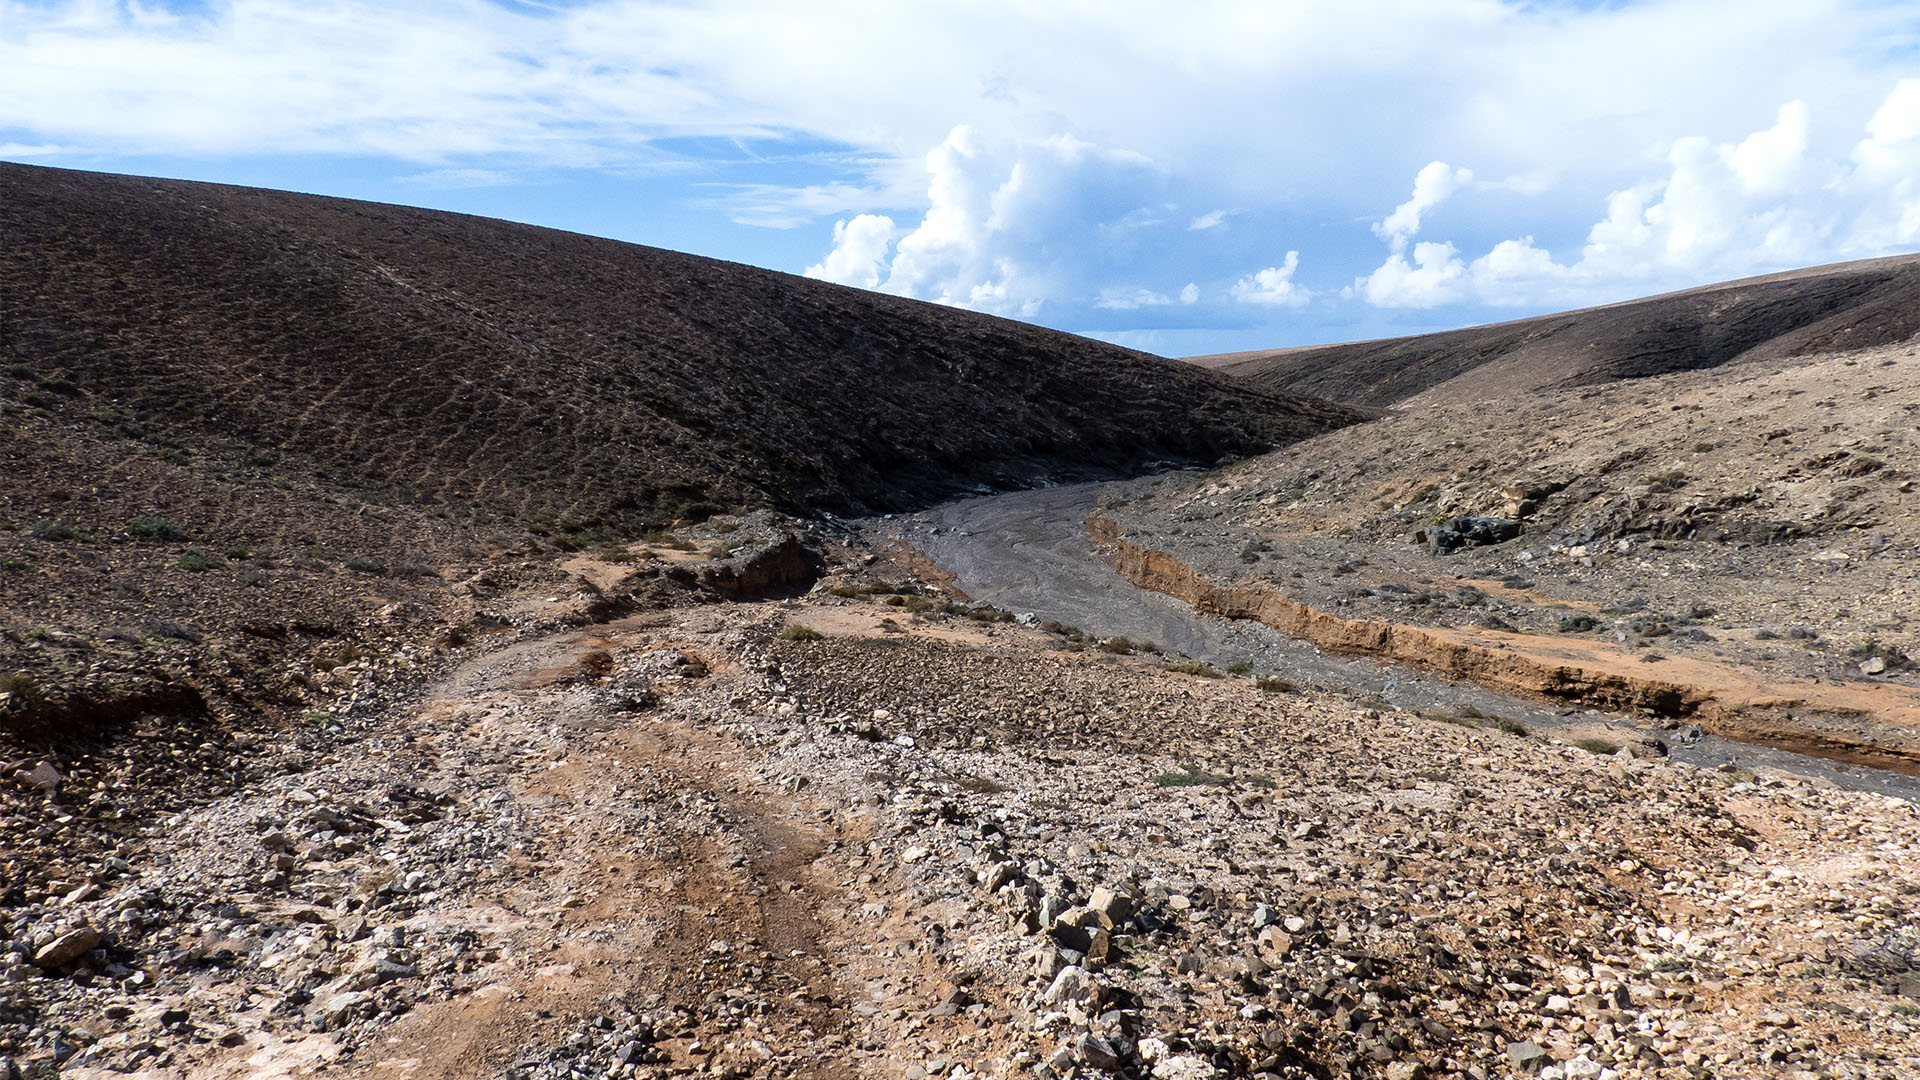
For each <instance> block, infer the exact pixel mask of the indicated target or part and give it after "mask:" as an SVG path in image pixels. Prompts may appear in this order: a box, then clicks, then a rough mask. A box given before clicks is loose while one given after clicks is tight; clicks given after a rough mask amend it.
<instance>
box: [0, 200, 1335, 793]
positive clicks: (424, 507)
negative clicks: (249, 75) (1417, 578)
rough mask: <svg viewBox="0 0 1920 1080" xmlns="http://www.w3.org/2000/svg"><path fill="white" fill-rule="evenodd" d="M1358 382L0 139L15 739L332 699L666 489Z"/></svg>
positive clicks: (1116, 427) (1101, 466) (6, 550)
mask: <svg viewBox="0 0 1920 1080" xmlns="http://www.w3.org/2000/svg"><path fill="white" fill-rule="evenodd" d="M1356 415H1357V414H1356V413H1355V412H1354V411H1353V410H1351V409H1348V408H1346V407H1343V406H1335V405H1331V404H1328V403H1325V402H1315V401H1309V400H1306V399H1303V398H1299V397H1296V396H1293V395H1289V394H1284V393H1275V392H1270V391H1265V390H1261V389H1258V388H1254V387H1248V386H1246V385H1244V384H1242V383H1239V382H1238V381H1237V380H1232V379H1229V378H1226V377H1223V376H1219V375H1215V374H1213V373H1210V372H1203V371H1200V370H1198V369H1195V368H1193V367H1191V366H1190V365H1185V364H1180V363H1177V362H1174V361H1169V360H1164V359H1161V358H1158V357H1153V356H1148V355H1145V354H1141V353H1136V352H1130V351H1128V350H1124V349H1119V348H1115V347H1112V346H1108V345H1104V344H1101V343H1098V342H1094V341H1089V340H1086V339H1083V338H1077V337H1073V336H1071V335H1067V334H1061V333H1055V332H1052V331H1048V330H1042V329H1039V328H1036V327H1032V326H1027V325H1023V324H1019V323H1014V322H1009V321H1006V320H1002V319H996V318H992V317H988V316H984V315H978V314H974V313H971V312H965V311H958V310H954V309H950V308H943V307H939V306H935V305H931V304H923V303H917V302H914V301H909V300H903V299H899V298H895V297H889V296H882V295H877V294H873V293H867V292H861V291H857V290H853V289H847V288H842V287H839V286H834V285H827V284H823V283H820V282H815V281H808V280H804V279H801V278H796V277H792V276H789V275H784V274H776V273H771V272H768V271H764V270H757V269H753V268H750V267H745V266H739V265H734V264H729V263H722V262H716V261H714V260H711V259H702V258H698V257H695V256H692V255H683V254H677V253H674V252H669V251H660V250H655V249H650V248H644V247H637V246H634V245H631V244H622V243H616V242H614V241H610V240H601V239H595V238H592V237H587V236H579V235H574V234H569V233H562V232H555V231H553V230H548V229H539V228H532V227H529V226H524V225H514V224H509V223H506V222H501V221H492V220H486V219H481V218H474V217H465V216H460V215H454V214H446V213H436V212H431V211H425V210H414V209H406V208H402V207H395V206H381V205H373V204H367V203H355V202H348V201H343V200H338V199H325V198H318V197H312V196H304V195H295V194H288V193H284V192H273V191H260V190H251V189H244V188H234V187H222V186H216V185H207V184H194V183H183V182H175V181H165V180H151V179H141V178H136V177H125V176H110V175H102V174H93V173H81V172H69V171H64V170H54V169H44V168H34V167H28V166H21V165H6V164H0V736H4V734H5V729H6V728H7V727H8V726H9V725H10V724H11V725H13V726H14V727H15V728H16V729H18V728H19V726H20V725H21V724H22V723H24V722H25V721H24V719H23V717H25V716H26V715H27V714H32V715H34V716H38V717H40V718H41V720H47V719H49V718H53V719H58V720H62V721H80V720H87V721H99V720H102V719H115V718H120V719H124V718H126V717H130V716H132V715H133V714H135V713H138V712H140V711H142V710H143V709H147V708H151V707H162V706H164V707H165V708H167V709H170V710H172V711H179V710H180V709H181V708H186V709H188V710H189V711H191V710H193V709H198V708H201V707H202V705H203V704H204V705H205V706H206V707H210V708H211V707H217V705H218V703H219V702H220V701H223V700H224V701H233V700H245V701H248V702H251V703H253V704H256V705H259V704H266V705H277V706H283V707H293V708H299V707H311V706H313V705H315V704H320V703H325V702H332V701H337V700H341V699H342V698H343V695H346V694H347V693H349V692H350V688H351V687H353V686H354V685H356V681H359V682H365V681H368V680H365V679H360V680H356V678H355V672H356V670H359V673H360V674H361V675H362V676H364V675H366V674H368V672H367V671H365V670H364V669H365V668H366V666H367V665H368V664H372V663H374V662H375V660H376V659H377V658H378V657H381V656H387V655H391V654H392V652H393V650H396V649H399V648H400V647H401V646H403V645H409V644H411V645H421V646H424V645H429V644H432V643H435V642H444V641H449V640H462V639H472V638H474V637H476V636H478V635H480V634H482V633H487V632H491V631H492V630H494V629H497V628H498V627H499V626H500V625H502V624H503V622H504V621H509V617H511V619H519V620H524V619H536V620H537V619H538V618H540V617H542V612H543V611H548V610H558V609H557V608H551V609H549V608H542V607H540V605H541V604H546V603H548V602H549V601H548V600H547V599H546V597H547V595H548V594H549V593H551V594H553V595H554V596H559V597H568V596H572V595H574V594H575V593H576V592H577V591H578V590H580V589H581V588H582V587H583V586H582V585H581V582H580V580H579V579H578V578H577V577H576V576H575V575H574V572H573V571H568V570H563V569H562V568H561V566H560V563H561V561H562V560H563V559H564V558H566V557H567V556H568V555H569V554H571V553H573V552H576V551H579V550H580V549H582V548H593V549H594V550H595V551H596V552H598V553H600V554H601V555H604V556H605V557H606V558H607V559H609V560H612V561H614V562H615V563H616V564H618V565H625V564H629V563H634V562H638V563H640V564H643V565H647V566H652V567H654V570H653V572H655V573H663V572H664V570H663V569H662V568H663V567H664V565H665V563H664V562H663V561H662V560H667V559H679V558H681V557H682V554H684V553H682V552H680V551H679V550H678V549H671V548H664V547H662V548H661V549H660V550H658V551H655V552H653V553H652V555H649V554H648V553H647V551H646V550H645V549H644V547H643V546H641V545H635V544H630V543H629V542H630V541H634V540H636V539H637V538H638V537H640V536H641V535H643V534H644V533H646V532H647V531H648V530H651V529H654V528H658V527H660V526H663V525H668V524H671V523H672V522H673V521H674V520H676V519H700V518H703V517H705V516H706V515H708V514H712V513H715V512H719V511H723V510H734V509H741V508H753V507H772V508H775V509H778V510H784V511H787V512H790V513H794V514H798V515H802V516H805V515H810V514H812V513H815V512H821V511H832V512H853V511H861V510H874V509H890V508H895V507H906V506H912V505H915V504H924V503H926V502H929V501H932V500H936V499H939V498H942V497H944V496H948V495H951V494H954V493H957V492H962V491H967V490H973V489H979V488H985V487H996V486H1000V487H1004V486H1015V485H1022V484H1030V483H1036V482H1041V481H1044V480H1046V479H1050V478H1064V477H1071V476H1077V475H1092V474H1100V473H1109V472H1114V471H1119V470H1127V469H1134V468H1137V467H1140V466H1142V465H1144V464H1147V463H1150V462H1155V461H1168V460H1182V461H1198V462H1211V461H1213V460H1215V459H1217V458H1219V457H1220V456H1222V455H1231V454H1244V453H1249V452H1253V451H1257V450H1260V449H1262V448H1265V447H1269V446H1272V445H1275V444H1278V443H1283V442H1287V441H1290V440H1292V439H1295V438H1298V437H1301V436H1304V435H1308V434H1312V433H1316V432H1319V431H1323V430H1326V429H1327V428H1329V427H1332V426H1337V425H1339V424H1341V423H1345V422H1347V421H1349V420H1351V419H1353V418H1354V417H1355V416H1356ZM745 535H746V532H745V531H743V532H742V533H740V534H739V535H738V536H734V537H732V538H727V537H722V536H718V535H711V536H708V537H705V538H704V539H702V540H701V542H702V543H703V544H706V545H708V547H709V548H711V549H712V550H713V551H714V552H717V553H719V554H722V555H730V554H731V553H732V552H733V551H734V550H735V549H736V548H737V547H738V546H739V544H740V543H741V540H740V537H741V536H745ZM666 542H667V541H662V543H663V544H664V543H666ZM672 542H674V543H680V544H688V545H691V543H692V541H688V540H686V539H685V538H684V537H678V536H676V537H674V538H672ZM702 550H703V551H704V550H706V549H705V548H703V549H702ZM689 557H691V556H689ZM793 557H797V556H793ZM766 572H770V571H766ZM615 573H616V576H617V573H618V571H615ZM760 573H763V571H759V570H755V571H752V572H751V574H760ZM751 574H750V575H749V577H748V578H745V579H741V580H740V581H736V582H734V583H733V585H731V586H729V587H735V588H752V587H757V586H756V583H757V582H758V580H759V579H757V578H753V577H752V576H751ZM535 588H537V589H538V590H539V595H538V596H537V597H536V598H535V599H534V600H532V601H530V602H531V603H532V604H533V606H532V607H524V605H523V607H522V608H520V609H512V610H509V608H511V603H513V602H518V601H511V602H510V598H511V597H512V596H513V595H514V594H515V592H514V591H515V590H516V589H520V590H527V589H535ZM555 603H558V601H555ZM342 672H344V674H341V673H342ZM58 726H59V725H56V727H58ZM13 756H15V755H13V754H12V753H11V752H10V751H9V750H8V748H7V747H6V746H5V745H4V738H0V761H5V760H8V759H9V758H10V757H13Z"/></svg>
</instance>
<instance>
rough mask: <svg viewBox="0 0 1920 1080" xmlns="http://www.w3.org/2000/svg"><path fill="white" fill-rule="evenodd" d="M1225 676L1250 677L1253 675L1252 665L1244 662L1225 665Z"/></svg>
mask: <svg viewBox="0 0 1920 1080" xmlns="http://www.w3.org/2000/svg"><path fill="white" fill-rule="evenodd" d="M1227 674H1229V675H1251V674H1253V665H1252V664H1250V663H1248V662H1247V661H1245V660H1235V661H1234V662H1233V663H1231V664H1228V665H1227Z"/></svg>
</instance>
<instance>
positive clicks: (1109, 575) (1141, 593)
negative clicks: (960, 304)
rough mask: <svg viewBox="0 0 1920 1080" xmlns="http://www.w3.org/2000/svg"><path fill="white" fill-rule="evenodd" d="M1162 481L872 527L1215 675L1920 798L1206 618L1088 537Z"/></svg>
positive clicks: (973, 584) (1795, 760)
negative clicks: (1113, 501) (1103, 518)
mask: <svg viewBox="0 0 1920 1080" xmlns="http://www.w3.org/2000/svg"><path fill="white" fill-rule="evenodd" d="M1151 482H1152V481H1151V480H1146V479H1141V480H1129V481H1121V482H1113V483H1095V484H1075V485H1070V486H1063V487H1055V488H1044V489H1040V490H1034V491H1020V492H1012V493H1008V494H1001V495H991V496H983V497H979V498H972V499H963V500H959V501H956V502H951V503H946V504H943V505H941V506H938V507H935V508H933V509H930V510H927V511H923V512H921V513H918V514H912V515H898V516H894V517H887V518H879V519H872V520H869V521H866V522H863V523H862V524H861V527H862V530H863V531H864V532H865V533H866V535H867V537H868V539H869V540H870V542H872V543H874V544H875V546H881V547H884V546H886V545H888V544H902V545H906V546H907V547H908V548H910V549H911V550H912V551H914V552H917V553H918V554H919V555H921V556H924V557H925V558H926V559H928V560H930V561H931V562H932V563H933V564H934V565H935V566H937V567H938V568H939V569H940V570H941V571H942V572H944V573H947V574H951V575H952V576H953V583H954V586H955V587H956V588H957V589H959V590H960V591H961V592H963V593H965V594H966V595H967V596H968V597H970V598H972V599H974V600H979V601H985V602H988V603H991V604H994V605H996V606H998V607H1002V608H1006V609H1008V610H1011V611H1015V612H1019V613H1030V614H1031V615H1033V616H1034V617H1035V618H1036V619H1039V620H1056V621H1058V622H1061V623H1064V624H1069V625H1072V626H1077V627H1079V628H1081V629H1083V630H1085V631H1087V632H1088V633H1089V634H1092V635H1094V636H1095V637H1098V638H1109V637H1126V638H1129V639H1131V640H1133V641H1136V642H1153V643H1155V644H1157V645H1158V646H1159V647H1160V648H1162V649H1164V650H1166V651H1168V652H1169V653H1181V654H1185V655H1187V656H1189V657H1192V658H1194V659H1197V660H1203V661H1207V662H1209V663H1212V664H1214V665H1216V666H1221V667H1224V666H1225V665H1227V664H1231V663H1236V662H1244V663H1249V664H1251V665H1252V666H1253V673H1254V674H1255V675H1256V676H1268V677H1275V678H1281V679H1285V680H1288V681H1290V682H1292V683H1295V684H1298V685H1301V686H1311V687H1314V688H1317V689H1322V690H1332V691H1335V692H1340V693H1347V694H1350V695H1352V696H1353V697H1354V698H1355V699H1356V700H1366V701H1378V702H1384V704H1386V705H1390V706H1392V707H1394V708H1400V709H1408V710H1421V711H1431V710H1441V711H1452V712H1456V713H1459V712H1468V713H1469V714H1472V713H1478V714H1482V715H1484V716H1488V717H1501V718H1506V719H1509V720H1513V721H1516V722H1518V723H1520V724H1522V725H1524V726H1525V727H1526V728H1527V729H1529V730H1531V731H1535V732H1540V733H1543V734H1546V735H1548V736H1550V737H1561V738H1567V739H1572V738H1575V737H1578V736H1580V735H1584V734H1586V733H1587V732H1588V731H1589V730H1591V729H1595V728H1596V727H1600V726H1602V725H1604V726H1606V727H1607V728H1609V729H1610V731H1609V734H1612V735H1614V736H1615V739H1616V741H1618V737H1619V735H1620V734H1622V733H1626V732H1637V733H1638V734H1639V736H1640V737H1641V738H1642V739H1644V740H1647V741H1649V742H1650V741H1652V740H1656V739H1657V740H1659V742H1660V743H1661V744H1663V745H1664V746H1665V748H1666V752H1667V753H1668V754H1669V755H1670V756H1671V757H1672V758H1674V759H1675V760H1678V761H1683V762H1686V763H1689V764H1693V765H1699V766H1703V767H1719V766H1722V765H1731V766H1733V767H1735V768H1742V769H1763V768H1771V769H1780V770H1784V771H1787V772H1791V773H1795V774H1798V775H1801V776H1816V777H1824V778H1826V779H1828V780H1831V781H1832V782H1833V783H1835V784H1838V785H1840V786H1841V787H1845V788H1849V789H1853V790H1865V791H1876V792H1880V793H1882V794H1887V795H1896V796H1900V797H1903V798H1908V799H1920V778H1916V777H1911V776H1903V775H1900V774H1898V773H1892V772H1887V771H1885V770H1881V769H1873V768H1864V767H1859V766H1854V765H1848V764H1844V763H1839V762H1834V761H1829V760H1826V759H1823V758H1818V757H1811V756H1807V755H1803V754H1797V753H1791V752H1788V751H1783V750H1779V749H1776V748H1773V747H1769V746H1762V745H1753V744H1749V743H1743V742H1737V741H1734V740H1732V739H1726V738H1720V737H1717V736H1715V735H1712V734H1704V733H1699V729H1698V728H1696V727H1693V726H1691V725H1688V724H1682V725H1680V726H1679V727H1677V728H1672V729H1669V728H1668V727H1667V726H1666V725H1665V723H1664V722H1662V721H1660V720H1658V719H1654V718H1641V717H1633V716H1626V715H1619V714H1609V713H1603V712H1601V711H1600V710H1597V709H1578V708H1570V707H1567V706H1552V705H1544V704H1540V703H1537V702H1531V701H1526V700H1523V699H1520V698H1515V697H1511V696H1508V695H1505V694H1500V693H1496V692H1493V691H1490V690H1487V689H1485V688H1484V687H1481V686H1478V685H1476V684H1474V683H1471V682H1451V681H1448V680H1446V679H1442V678H1438V677H1436V676H1434V675H1431V674H1429V673H1426V672H1422V671H1419V670H1417V669H1414V668H1411V667H1407V666H1405V665H1401V664H1395V663H1391V662H1387V661H1383V660H1380V659H1378V658H1375V657H1369V656H1349V655H1338V654H1332V653H1328V652H1324V651H1322V650H1321V649H1320V648H1318V647H1317V646H1315V645H1313V644H1310V643H1308V642H1305V641H1301V640H1297V639H1295V638H1291V637H1288V636H1287V635H1286V634H1283V633H1281V632H1279V631H1278V630H1275V629H1272V628H1271V627H1268V626H1265V625H1263V624H1261V623H1258V622H1255V621H1252V620H1248V619H1222V618H1215V617H1210V616H1205V615H1201V614H1198V613H1196V612H1195V611H1194V609H1193V608H1192V607H1190V606H1188V605H1187V604H1186V603H1184V602H1183V601H1180V600H1177V599H1175V598H1173V597H1171V596H1167V595H1163V594H1161V593H1157V592H1152V591H1149V590H1146V589H1141V588H1138V587H1136V586H1135V585H1134V584H1133V583H1132V582H1130V581H1128V580H1127V579H1126V578H1124V577H1122V576H1121V574H1120V573H1119V571H1117V570H1116V569H1115V568H1114V564H1113V560H1112V558H1111V556H1110V555H1108V554H1107V553H1105V552H1103V551H1101V550H1100V549H1099V548H1097V547H1096V545H1095V543H1094V541H1093V540H1092V539H1091V538H1090V537H1089V536H1088V534H1087V531H1086V523H1087V518H1088V516H1089V515H1090V514H1092V513H1093V512H1094V510H1095V509H1096V507H1097V505H1098V503H1099V500H1100V499H1101V498H1102V496H1130V495H1133V494H1137V493H1138V492H1140V491H1143V490H1145V488H1146V486H1147V485H1149V484H1151Z"/></svg>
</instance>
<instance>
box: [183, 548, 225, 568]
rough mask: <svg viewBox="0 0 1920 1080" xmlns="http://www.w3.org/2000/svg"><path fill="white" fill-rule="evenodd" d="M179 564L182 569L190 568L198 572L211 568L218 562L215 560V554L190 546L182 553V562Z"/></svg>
mask: <svg viewBox="0 0 1920 1080" xmlns="http://www.w3.org/2000/svg"><path fill="white" fill-rule="evenodd" d="M178 565H179V567H180V569H182V570H189V571H192V572H193V573H196V574H198V573H203V572H205V571H207V570H211V569H213V568H214V567H215V566H216V565H218V564H217V563H216V562H215V560H214V558H213V556H211V555H209V554H207V553H206V552H204V551H201V550H199V549H197V548H188V549H187V550H185V551H183V552H181V553H180V562H179V563H178Z"/></svg>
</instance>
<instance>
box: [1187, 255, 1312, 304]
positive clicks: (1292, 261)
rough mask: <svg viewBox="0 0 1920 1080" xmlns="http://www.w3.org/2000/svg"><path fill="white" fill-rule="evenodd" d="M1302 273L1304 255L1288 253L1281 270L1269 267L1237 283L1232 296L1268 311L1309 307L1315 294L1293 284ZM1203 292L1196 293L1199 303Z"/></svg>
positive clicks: (1230, 290) (1234, 285)
mask: <svg viewBox="0 0 1920 1080" xmlns="http://www.w3.org/2000/svg"><path fill="white" fill-rule="evenodd" d="M1298 269H1300V253H1299V252H1298V251H1289V252H1287V257H1286V259H1285V260H1284V261H1282V262H1281V264H1280V265H1279V266H1269V267H1267V268H1266V269H1265V270H1260V271H1257V272H1255V273H1253V274H1250V275H1248V276H1246V277H1243V278H1241V279H1240V280H1239V281H1236V282H1234V283H1233V288H1231V289H1229V290H1228V292H1229V294H1231V295H1232V297H1233V298H1234V299H1235V300H1238V301H1240V302H1241V303H1243V304H1260V305H1262V306H1265V307H1295V308H1297V307H1305V306H1306V304H1307V302H1308V301H1310V300H1312V299H1313V292H1312V291H1311V290H1309V289H1306V288H1303V287H1301V286H1300V285H1299V284H1298V283H1296V282H1295V281H1294V280H1293V273H1294V271H1295V270H1298ZM1198 292H1199V290H1197V289H1196V290H1195V298H1196V299H1198Z"/></svg>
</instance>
